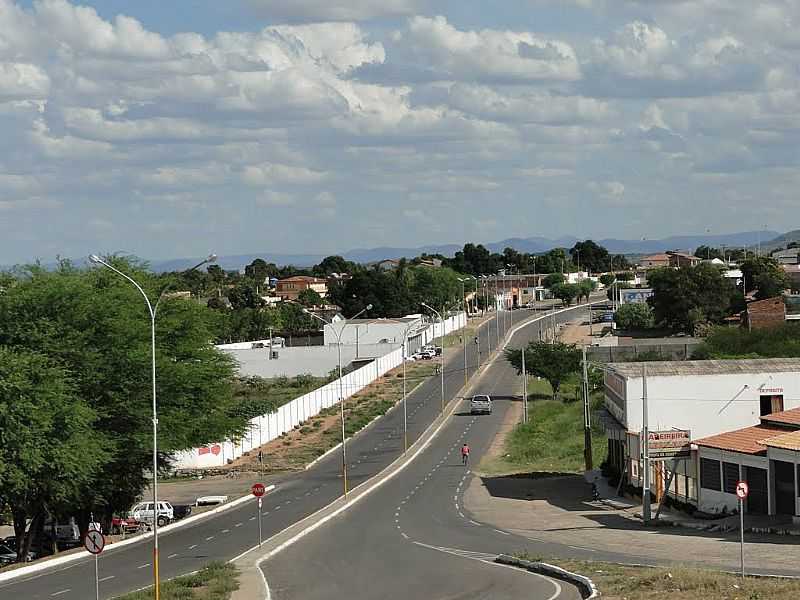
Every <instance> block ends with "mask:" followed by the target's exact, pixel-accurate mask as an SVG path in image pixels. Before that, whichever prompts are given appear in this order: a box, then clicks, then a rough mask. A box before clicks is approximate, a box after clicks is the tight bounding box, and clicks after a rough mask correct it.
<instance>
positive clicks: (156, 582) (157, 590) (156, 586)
mask: <svg viewBox="0 0 800 600" xmlns="http://www.w3.org/2000/svg"><path fill="white" fill-rule="evenodd" d="M89 260H90V261H91V262H93V263H95V264H98V265H102V266H104V267H106V268H107V269H109V270H111V271H113V272H114V273H116V274H117V275H119V276H121V277H123V278H124V279H126V280H127V281H128V282H130V283H131V284H132V285H133V286H134V287H135V288H136V289H137V290H138V291H139V293H140V294H141V295H142V297H143V298H144V301H145V303H146V304H147V311H148V312H149V313H150V378H151V382H152V394H153V407H152V408H153V415H152V421H153V590H154V597H155V600H160V597H161V584H160V578H159V575H158V399H157V395H156V314H157V311H158V305H159V304H160V302H161V298H163V297H164V292H165V291H166V290H167V288H168V287H169V286H167V288H164V290H162V292H161V294H159V297H158V299H157V300H156V304H155V306H153V304H152V303H151V302H150V298H149V297H148V296H147V293H146V292H145V291H144V289H142V286H140V285H139V284H138V283H136V281H134V279H133V278H132V277H130V276H129V275H126V274H125V273H123V272H122V271H120V270H119V269H117V268H116V267H114V266H113V265H111V264H109V263H108V262H106V261H104V260H103V259H102V258H100V257H99V256H98V255H96V254H92V255H91V256H89ZM215 260H217V256H216V255H215V254H211V255H209V256H208V258H206V259H205V260H204V261H202V262H200V263H198V264H197V265H195V266H194V267H192V268H191V269H187V271H192V270H194V269H197V268H199V267H201V266H203V265H205V264H207V263H210V262H214V261H215Z"/></svg>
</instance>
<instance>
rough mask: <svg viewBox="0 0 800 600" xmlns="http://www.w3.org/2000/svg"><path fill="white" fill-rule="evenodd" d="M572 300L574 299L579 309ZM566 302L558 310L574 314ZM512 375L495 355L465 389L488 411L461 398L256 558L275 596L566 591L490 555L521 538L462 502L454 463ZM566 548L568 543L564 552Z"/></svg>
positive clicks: (316, 598)
mask: <svg viewBox="0 0 800 600" xmlns="http://www.w3.org/2000/svg"><path fill="white" fill-rule="evenodd" d="M579 310H580V309H579ZM576 314H580V313H576V312H574V311H571V312H570V313H567V314H566V316H563V317H562V318H564V319H566V318H569V319H574V318H575V316H576ZM544 323H545V321H544V320H542V321H539V322H534V323H532V324H531V325H529V326H527V327H525V328H524V329H522V330H521V331H520V332H518V333H517V334H516V335H515V336H514V337H513V340H512V343H511V344H509V345H510V346H511V347H521V346H522V345H523V343H525V342H527V341H528V340H530V339H538V337H539V327H540V326H541V325H543V324H544ZM521 390H522V382H521V378H520V377H519V376H517V375H516V372H515V371H514V370H513V369H512V368H511V367H510V366H509V365H508V364H507V363H506V361H505V360H504V359H503V358H502V357H499V358H498V359H497V360H496V361H495V362H494V363H493V364H492V365H491V366H489V367H488V368H487V369H486V371H485V372H484V373H483V374H482V375H481V376H480V379H479V381H477V382H476V384H475V386H474V388H473V390H472V392H474V393H476V394H489V395H490V396H492V398H493V399H494V409H493V412H492V414H491V415H481V416H472V415H470V414H469V403H468V401H467V400H466V399H465V400H463V401H462V402H461V403H460V404H459V405H458V407H457V408H456V410H455V413H454V414H453V416H452V417H451V418H450V419H449V420H448V422H447V424H446V425H445V426H444V428H443V429H442V431H441V432H440V433H439V435H438V436H437V437H436V438H435V439H434V440H433V441H432V442H431V444H430V445H429V446H428V447H427V448H426V449H425V450H424V451H423V452H422V453H421V454H420V456H418V457H417V458H416V460H415V461H414V462H413V463H411V464H410V465H409V466H408V467H407V468H406V469H405V470H403V471H402V472H400V473H398V474H397V476H396V477H394V478H393V479H392V480H390V481H388V482H387V483H386V484H385V485H383V486H382V487H380V488H379V489H377V490H375V491H374V492H373V493H372V494H371V495H369V496H368V497H366V498H365V499H363V500H362V501H361V502H360V503H358V504H357V505H355V506H354V507H353V508H351V509H350V510H349V511H347V512H345V513H344V514H343V515H341V516H339V517H337V518H336V519H334V520H333V521H331V522H330V523H327V524H326V525H324V526H322V527H320V528H319V529H317V530H316V531H314V532H312V533H311V534H309V535H308V536H306V537H304V538H302V539H301V540H299V541H298V542H296V543H295V544H294V545H292V546H290V547H289V548H287V549H285V550H283V551H282V552H281V553H279V554H277V555H276V556H274V557H273V558H271V559H270V560H268V561H266V562H264V563H262V570H263V571H264V574H265V576H266V579H267V581H268V582H269V585H270V588H271V597H272V598H274V599H277V600H288V599H290V598H304V599H309V600H323V599H327V598H352V599H360V598H381V599H387V600H388V599H397V600H401V599H402V600H407V599H408V598H431V599H435V598H448V599H450V598H459V599H462V598H463V599H467V598H469V599H472V598H476V599H477V598H492V599H499V600H502V599H506V598H507V599H509V600H510V599H515V600H519V599H521V598H537V599H543V600H546V599H551V600H553V599H556V598H564V599H570V600H572V599H575V598H580V594H579V593H578V591H577V589H576V588H574V587H573V586H571V585H568V584H566V583H563V582H559V581H555V580H551V579H547V578H545V577H542V576H539V575H533V574H530V573H527V572H525V571H521V570H516V569H510V568H507V567H502V566H499V565H497V564H495V563H492V562H491V561H492V560H493V559H494V558H495V557H496V556H497V555H499V554H502V553H513V552H514V551H516V550H523V549H525V548H530V547H531V546H532V545H533V544H532V542H531V541H530V540H529V539H526V538H521V537H517V536H515V535H513V534H511V533H509V532H506V531H501V530H498V529H494V528H492V527H490V526H487V525H484V524H482V523H479V522H476V521H473V520H471V519H470V518H469V516H468V515H467V514H465V513H464V510H463V508H462V501H461V499H462V493H463V491H464V490H465V489H466V486H467V485H468V483H469V480H470V478H471V477H472V475H471V472H470V469H469V466H467V467H465V466H463V465H462V461H461V456H460V448H461V445H462V444H463V443H464V442H467V443H468V444H469V446H470V448H471V450H472V452H471V458H470V460H471V461H472V462H473V463H474V464H477V462H478V461H479V460H480V457H481V456H482V455H483V453H484V452H486V450H487V449H488V448H489V446H490V444H491V442H492V440H493V439H494V437H495V434H496V433H497V430H498V429H499V428H500V426H501V424H502V423H503V421H504V418H505V413H506V411H508V410H509V409H510V406H511V403H513V402H519V401H520V394H521ZM565 550H567V553H570V551H569V550H568V549H566V548H564V547H563V546H561V545H557V544H538V543H537V544H536V545H535V552H536V554H538V555H539V556H549V555H552V554H551V553H554V554H557V555H561V556H563V555H564V554H565V552H564V551H565ZM572 553H573V554H574V552H572Z"/></svg>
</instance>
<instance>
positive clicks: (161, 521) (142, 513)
mask: <svg viewBox="0 0 800 600" xmlns="http://www.w3.org/2000/svg"><path fill="white" fill-rule="evenodd" d="M130 516H131V517H133V518H134V519H136V520H137V521H139V522H141V523H152V522H153V503H152V502H140V503H139V504H137V505H136V506H134V507H133V508H132V509H131V512H130ZM157 519H158V520H157V523H158V526H159V527H163V526H164V525H167V524H168V523H171V522H172V521H173V520H174V519H175V512H174V510H173V508H172V504H170V503H169V502H163V501H159V503H158V511H157Z"/></svg>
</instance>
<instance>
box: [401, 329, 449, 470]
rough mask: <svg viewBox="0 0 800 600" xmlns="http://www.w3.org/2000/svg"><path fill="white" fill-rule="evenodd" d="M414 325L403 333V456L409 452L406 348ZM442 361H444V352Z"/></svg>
mask: <svg viewBox="0 0 800 600" xmlns="http://www.w3.org/2000/svg"><path fill="white" fill-rule="evenodd" d="M414 325H415V323H412V324H411V325H409V326H408V327H406V330H405V333H403V454H405V453H406V452H407V451H408V409H407V408H406V360H407V357H408V351H407V349H406V347H407V345H408V332H409V331H411V328H412V327H413V326H414ZM442 360H444V351H443V352H442Z"/></svg>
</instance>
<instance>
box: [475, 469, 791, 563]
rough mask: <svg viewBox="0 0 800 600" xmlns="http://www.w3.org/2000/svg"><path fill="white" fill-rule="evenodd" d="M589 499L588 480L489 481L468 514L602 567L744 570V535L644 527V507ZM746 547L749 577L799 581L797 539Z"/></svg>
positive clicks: (766, 538) (755, 541)
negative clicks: (584, 554) (614, 562)
mask: <svg viewBox="0 0 800 600" xmlns="http://www.w3.org/2000/svg"><path fill="white" fill-rule="evenodd" d="M601 495H602V490H601ZM591 497H592V496H591V485H590V484H589V483H587V481H586V480H585V478H584V477H583V476H582V475H573V474H563V475H558V474H555V475H552V476H544V475H542V476H540V477H519V476H516V477H514V476H512V477H484V478H475V479H473V480H472V482H471V483H470V486H469V487H468V488H467V490H466V492H465V495H464V508H465V509H466V510H467V511H468V512H469V514H470V517H471V518H472V519H474V520H475V521H477V522H480V523H485V524H488V525H491V526H492V527H496V528H498V529H502V530H506V531H511V532H513V533H516V534H518V535H520V536H524V537H527V538H529V539H531V540H535V541H541V542H553V543H558V544H562V545H564V546H566V547H570V548H574V549H580V550H583V551H589V552H591V553H592V556H593V557H596V560H603V557H604V554H605V555H607V556H610V555H615V556H617V557H618V556H626V557H629V558H630V562H632V563H652V564H658V563H663V564H674V563H678V562H681V563H691V564H694V565H700V566H708V567H716V568H724V569H732V570H735V569H737V568H738V565H739V543H738V542H739V533H738V531H695V530H692V529H688V528H684V527H663V526H662V527H645V526H643V525H642V523H641V517H639V518H637V517H636V513H637V512H638V513H640V512H641V504H638V505H637V504H635V503H634V502H633V501H631V500H626V499H615V500H614V502H613V504H614V505H613V506H611V505H609V504H606V503H603V502H593V501H592V500H591ZM655 508H656V507H655V506H654V508H653V514H655ZM662 514H664V516H665V520H666V519H669V518H670V517H672V518H675V513H674V512H673V511H667V512H666V513H664V512H663V511H662ZM737 518H738V517H737ZM745 542H746V544H745V560H746V562H747V564H748V570H749V571H751V572H774V573H781V574H786V575H789V574H795V575H800V545H798V544H797V543H796V539H795V538H793V537H787V536H777V535H762V534H746V535H745Z"/></svg>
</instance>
